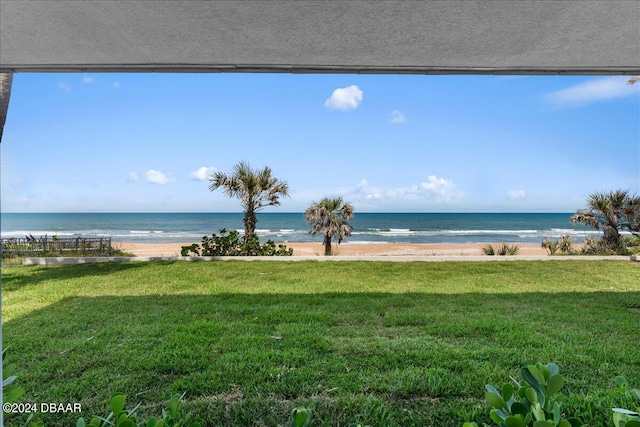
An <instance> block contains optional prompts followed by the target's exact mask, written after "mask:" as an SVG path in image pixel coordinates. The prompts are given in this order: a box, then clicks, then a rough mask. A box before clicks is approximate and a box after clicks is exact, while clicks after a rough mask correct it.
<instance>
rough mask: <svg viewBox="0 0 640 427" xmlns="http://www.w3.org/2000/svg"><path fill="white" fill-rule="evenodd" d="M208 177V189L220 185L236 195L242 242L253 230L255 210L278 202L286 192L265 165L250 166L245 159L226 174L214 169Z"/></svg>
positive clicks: (248, 238) (230, 193)
mask: <svg viewBox="0 0 640 427" xmlns="http://www.w3.org/2000/svg"><path fill="white" fill-rule="evenodd" d="M209 181H211V185H210V186H209V190H211V191H214V190H217V189H218V188H220V187H222V188H223V191H224V194H226V195H227V196H229V197H236V198H238V199H240V203H241V205H242V209H244V241H245V242H247V241H249V240H250V239H251V238H252V237H253V236H255V234H256V224H257V223H258V220H257V219H256V212H257V211H259V210H260V209H262V208H264V207H266V206H278V205H279V204H280V201H279V200H278V199H279V197H280V196H283V197H288V196H289V187H288V186H287V183H286V182H284V181H280V180H278V179H277V178H274V177H273V176H271V169H270V168H269V167H267V166H265V167H264V169H262V170H253V169H251V167H250V166H249V164H248V163H247V162H239V163H238V164H236V165H235V166H234V167H233V172H232V173H231V174H230V175H227V174H225V173H223V172H214V173H213V174H212V175H211V176H210V177H209Z"/></svg>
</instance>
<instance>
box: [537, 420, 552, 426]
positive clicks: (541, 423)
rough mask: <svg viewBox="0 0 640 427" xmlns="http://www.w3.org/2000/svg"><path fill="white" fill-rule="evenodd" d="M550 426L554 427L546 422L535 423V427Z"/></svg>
mask: <svg viewBox="0 0 640 427" xmlns="http://www.w3.org/2000/svg"><path fill="white" fill-rule="evenodd" d="M550 425H553V424H551V423H548V422H546V421H536V422H535V423H533V427H549V426H550Z"/></svg>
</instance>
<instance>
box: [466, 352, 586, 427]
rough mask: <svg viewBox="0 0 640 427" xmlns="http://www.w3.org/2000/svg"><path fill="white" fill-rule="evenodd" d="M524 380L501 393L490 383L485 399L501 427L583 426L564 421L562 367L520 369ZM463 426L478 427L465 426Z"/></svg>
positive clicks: (554, 365) (537, 365)
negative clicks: (560, 392)
mask: <svg viewBox="0 0 640 427" xmlns="http://www.w3.org/2000/svg"><path fill="white" fill-rule="evenodd" d="M520 373H521V374H522V377H523V378H524V380H523V381H517V380H515V379H514V378H511V379H512V380H513V382H514V384H505V385H504V386H503V387H502V389H501V390H498V389H497V388H495V387H493V386H492V385H489V384H487V385H486V386H485V388H486V390H487V391H486V393H485V399H486V401H487V403H488V404H489V405H490V406H491V407H492V408H493V409H491V411H490V412H489V416H490V417H491V419H492V420H493V422H494V423H495V424H496V425H497V426H499V427H526V426H533V427H549V425H552V426H556V427H580V426H583V425H584V424H582V422H581V421H580V420H578V419H577V418H569V419H567V420H565V419H563V411H562V403H563V401H564V395H562V394H559V391H560V389H561V388H562V386H563V385H564V382H565V380H564V378H563V377H562V376H561V375H560V368H559V367H558V365H556V364H555V363H547V364H546V365H543V364H541V363H536V364H535V365H528V366H525V367H523V368H522V369H521V370H520ZM463 427H478V425H477V424H476V423H470V422H467V423H464V424H463Z"/></svg>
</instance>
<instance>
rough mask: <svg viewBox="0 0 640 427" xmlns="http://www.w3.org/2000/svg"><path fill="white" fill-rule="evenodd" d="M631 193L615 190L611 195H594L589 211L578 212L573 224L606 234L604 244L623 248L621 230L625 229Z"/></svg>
mask: <svg viewBox="0 0 640 427" xmlns="http://www.w3.org/2000/svg"><path fill="white" fill-rule="evenodd" d="M629 200H630V197H629V192H628V191H625V190H615V191H611V192H609V193H593V194H591V195H589V198H588V199H587V205H588V206H589V207H588V208H587V209H582V210H579V211H578V212H576V213H575V214H574V215H573V216H572V217H571V222H573V223H576V222H577V223H581V224H586V225H589V226H591V227H593V228H595V229H596V230H600V228H602V231H603V233H604V236H603V243H604V244H605V246H607V247H609V248H612V249H619V248H621V246H622V240H621V239H620V230H622V228H623V227H624V219H625V206H626V205H627V203H628V202H629Z"/></svg>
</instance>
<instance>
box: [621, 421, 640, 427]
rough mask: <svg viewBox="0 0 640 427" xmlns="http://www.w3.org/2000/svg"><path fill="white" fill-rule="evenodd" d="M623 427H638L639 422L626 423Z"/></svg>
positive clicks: (639, 425) (639, 426)
mask: <svg viewBox="0 0 640 427" xmlns="http://www.w3.org/2000/svg"><path fill="white" fill-rule="evenodd" d="M624 427H640V421H636V420H631V421H627V423H626V424H625V425H624Z"/></svg>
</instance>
